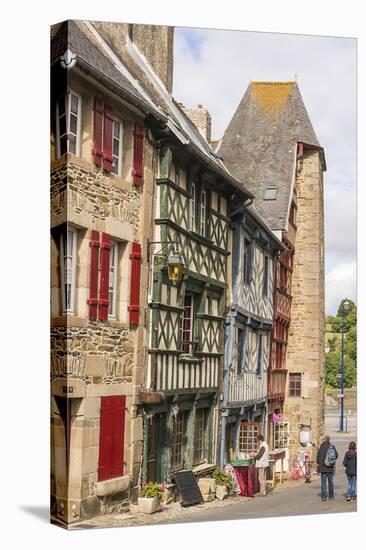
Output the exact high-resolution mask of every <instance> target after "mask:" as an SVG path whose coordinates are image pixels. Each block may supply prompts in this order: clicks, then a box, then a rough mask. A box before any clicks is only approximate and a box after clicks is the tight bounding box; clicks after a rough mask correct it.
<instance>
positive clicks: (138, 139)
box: [51, 21, 173, 524]
mask: <svg viewBox="0 0 366 550" xmlns="http://www.w3.org/2000/svg"><path fill="white" fill-rule="evenodd" d="M97 29H99V31H100V33H99V32H98V30H97ZM141 32H142V29H141V28H140V26H136V28H134V27H133V26H130V25H121V24H119V25H117V26H115V25H114V24H110V26H108V25H107V24H97V23H95V24H92V23H89V22H73V21H67V22H64V23H62V24H58V25H55V26H54V27H53V28H52V30H51V63H52V65H51V99H52V103H51V107H52V111H51V380H52V385H51V394H52V396H51V400H52V401H51V407H52V408H51V440H52V445H51V447H52V461H51V508H52V515H53V517H54V518H57V519H58V520H60V521H61V522H64V523H65V524H68V523H70V522H73V521H78V520H80V519H85V518H87V517H90V516H93V515H96V514H98V513H108V512H112V511H121V510H125V509H127V508H128V506H129V500H130V499H131V498H134V496H136V492H137V488H138V483H139V473H140V459H141V452H142V440H143V431H142V417H141V415H139V414H138V410H137V400H138V394H139V388H140V384H141V380H142V375H143V372H144V361H145V350H146V334H147V330H146V325H145V319H146V315H147V282H148V265H147V260H148V244H147V243H148V239H150V238H151V228H152V215H153V208H152V204H153V194H152V193H153V182H154V177H155V170H156V165H157V163H158V155H157V150H156V146H155V143H154V139H153V136H152V134H151V131H150V129H149V124H148V121H149V119H150V118H154V119H155V121H156V123H157V124H159V123H161V122H163V123H164V124H165V123H166V117H165V116H164V114H162V113H161V112H160V110H159V108H158V107H157V106H155V105H154V103H153V101H151V99H150V98H149V97H148V95H147V94H146V93H145V91H144V90H143V89H142V87H141V86H140V84H139V82H138V81H137V80H136V79H135V77H133V76H132V75H131V73H130V72H129V70H128V69H127V65H130V66H133V60H132V57H131V56H129V57H128V55H127V54H126V56H125V59H124V60H123V55H122V54H123V53H124V52H123V51H122V46H123V45H124V44H125V43H126V42H128V43H129V44H130V45H131V44H133V43H132V42H131V38H130V35H135V37H136V40H138V41H139V40H141ZM149 32H150V35H151V36H150V38H151V41H152V42H154V38H156V39H157V41H158V43H159V44H160V46H159V48H157V47H155V48H154V49H153V51H152V52H151V63H152V64H154V63H155V62H156V64H157V65H158V69H157V70H159V71H160V76H161V78H163V79H164V78H165V79H166V82H167V85H168V86H170V87H171V83H172V75H171V70H170V67H171V63H170V62H169V59H171V58H172V39H173V36H172V29H170V30H169V29H168V28H160V27H154V28H149ZM103 36H104V38H103ZM113 40H115V41H116V42H117V43H118V44H119V45H120V46H121V47H120V48H119V52H118V57H117V55H116V54H115V53H114V51H113V50H112V49H111V48H110V46H109V44H112V42H113ZM134 47H135V46H134V45H132V46H131V48H132V49H133V48H134ZM164 48H165V50H164V59H165V66H164V64H163V62H162V59H161V55H160V54H161V49H164ZM148 53H149V52H147V51H145V55H148Z"/></svg>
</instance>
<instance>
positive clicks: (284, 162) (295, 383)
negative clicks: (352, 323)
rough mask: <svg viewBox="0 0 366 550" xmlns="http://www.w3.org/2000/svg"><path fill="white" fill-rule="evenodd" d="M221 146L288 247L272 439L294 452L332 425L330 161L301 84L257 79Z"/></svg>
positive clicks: (275, 339)
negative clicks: (328, 384)
mask: <svg viewBox="0 0 366 550" xmlns="http://www.w3.org/2000/svg"><path fill="white" fill-rule="evenodd" d="M218 152H219V154H220V155H221V156H222V157H223V159H224V162H225V164H226V165H227V166H228V168H229V169H230V171H231V172H232V173H233V174H234V175H235V176H236V177H237V178H239V179H240V180H241V181H243V182H244V184H245V186H246V187H247V188H248V189H249V190H250V191H251V192H252V193H253V194H254V195H255V205H256V208H257V210H258V211H259V213H260V214H261V216H263V217H264V219H265V220H266V221H267V223H268V225H269V227H270V228H271V229H272V231H273V232H274V233H275V234H276V235H277V236H278V238H279V239H281V240H282V242H283V244H284V245H285V246H286V250H285V251H284V252H282V254H281V256H280V258H279V261H278V265H277V276H276V291H275V318H274V324H273V329H272V343H271V358H270V370H269V396H268V401H269V404H268V414H269V421H268V427H269V431H268V437H269V439H270V441H271V446H272V447H273V448H278V447H281V448H287V453H288V454H287V456H289V455H293V454H294V453H297V452H298V451H299V450H301V449H303V447H302V446H301V445H300V441H299V434H300V430H301V429H302V430H303V431H306V430H307V431H308V434H309V439H310V442H311V443H312V444H313V445H317V444H318V443H319V440H320V438H321V436H322V433H323V430H324V416H323V415H324V412H323V411H324V216H323V172H324V171H325V170H326V165H325V158H324V151H323V148H322V147H321V146H320V145H319V143H318V140H317V138H316V135H315V133H314V130H313V127H312V125H311V122H310V119H309V116H308V114H307V111H306V108H305V106H304V103H303V100H302V98H301V95H300V91H299V88H298V85H297V83H296V82H252V83H251V84H250V85H249V87H248V89H247V91H246V93H245V94H244V96H243V98H242V100H241V102H240V104H239V106H238V108H237V110H236V112H235V114H234V115H233V117H232V119H231V121H230V123H229V125H228V127H227V129H226V131H225V134H224V137H223V139H222V142H221V143H220V145H219V148H218ZM273 414H275V415H276V418H277V419H281V420H282V422H278V421H276V422H273V420H274V416H273ZM281 415H282V418H281ZM309 431H310V432H309ZM309 448H310V444H309ZM307 450H309V449H307Z"/></svg>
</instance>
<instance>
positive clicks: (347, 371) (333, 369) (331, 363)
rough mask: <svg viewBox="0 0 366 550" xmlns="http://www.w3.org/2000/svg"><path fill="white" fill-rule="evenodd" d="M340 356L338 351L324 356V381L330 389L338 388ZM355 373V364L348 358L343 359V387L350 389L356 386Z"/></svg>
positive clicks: (346, 356)
mask: <svg viewBox="0 0 366 550" xmlns="http://www.w3.org/2000/svg"><path fill="white" fill-rule="evenodd" d="M341 364H342V354H341V352H339V351H335V352H332V351H330V352H329V353H327V354H326V356H325V381H326V384H327V385H328V386H330V387H332V388H338V387H339V382H340V380H339V377H338V375H339V374H340V372H341ZM356 380H357V371H356V364H355V362H354V361H353V360H352V359H351V358H350V357H349V356H348V355H345V357H344V385H345V387H346V388H351V387H352V386H354V385H355V384H356Z"/></svg>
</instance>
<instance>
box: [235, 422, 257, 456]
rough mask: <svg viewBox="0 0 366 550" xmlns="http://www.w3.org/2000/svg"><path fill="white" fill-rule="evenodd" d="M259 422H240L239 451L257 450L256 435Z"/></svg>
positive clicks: (250, 451) (249, 451)
mask: <svg viewBox="0 0 366 550" xmlns="http://www.w3.org/2000/svg"><path fill="white" fill-rule="evenodd" d="M259 430H260V423H259V422H242V423H241V424H240V434H239V451H240V452H241V453H252V452H254V451H257V446H258V445H257V436H258V435H259Z"/></svg>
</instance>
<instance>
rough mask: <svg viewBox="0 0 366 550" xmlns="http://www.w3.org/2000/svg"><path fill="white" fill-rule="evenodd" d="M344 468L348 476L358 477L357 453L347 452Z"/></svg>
mask: <svg viewBox="0 0 366 550" xmlns="http://www.w3.org/2000/svg"><path fill="white" fill-rule="evenodd" d="M343 466H344V467H345V468H346V474H347V475H348V476H356V475H357V451H347V452H346V454H345V455H344V459H343Z"/></svg>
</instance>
